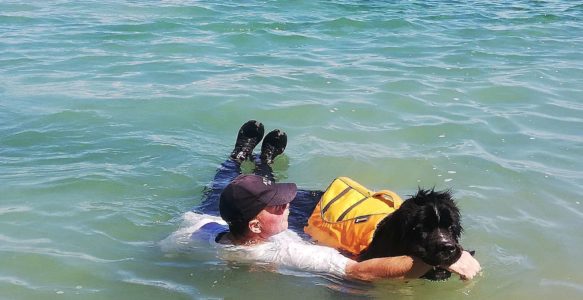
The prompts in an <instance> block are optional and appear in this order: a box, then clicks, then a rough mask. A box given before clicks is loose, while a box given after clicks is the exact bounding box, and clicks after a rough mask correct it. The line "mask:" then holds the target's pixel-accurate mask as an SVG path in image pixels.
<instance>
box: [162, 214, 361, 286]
mask: <svg viewBox="0 0 583 300" xmlns="http://www.w3.org/2000/svg"><path fill="white" fill-rule="evenodd" d="M213 223H214V224H213ZM203 226H204V227H203ZM227 230H228V227H227V224H226V223H225V221H223V220H222V219H221V218H219V217H216V216H210V215H204V214H198V213H194V212H187V213H186V214H184V223H183V225H182V226H181V228H179V229H178V230H177V231H176V232H174V233H173V234H172V235H171V236H169V237H168V238H166V239H165V240H164V241H162V247H163V248H166V249H170V248H176V246H180V245H181V246H186V247H188V244H189V243H191V242H196V240H198V241H199V242H200V241H201V240H204V241H208V243H209V244H210V245H213V246H215V247H217V249H219V255H220V256H221V258H223V259H226V260H234V261H243V262H258V263H266V264H271V265H273V266H275V267H277V269H278V270H279V271H286V269H288V270H299V271H307V272H314V273H326V274H331V275H336V276H344V275H345V269H346V265H347V264H348V262H349V261H350V259H348V258H347V257H345V256H343V255H342V254H340V252H338V251H337V250H336V249H333V248H330V247H324V246H319V245H314V244H311V243H309V242H307V241H304V240H302V238H301V237H300V236H299V235H298V234H297V233H295V232H293V231H291V230H289V229H288V230H286V231H284V232H282V233H279V234H277V235H275V236H272V237H270V238H269V239H268V240H267V241H265V242H263V243H261V244H257V245H250V246H234V245H222V244H218V243H216V242H215V238H216V236H217V235H218V234H219V233H221V232H225V231H227Z"/></svg>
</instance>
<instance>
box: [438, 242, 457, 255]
mask: <svg viewBox="0 0 583 300" xmlns="http://www.w3.org/2000/svg"><path fill="white" fill-rule="evenodd" d="M455 249H456V248H455V244H453V243H446V244H443V245H441V249H440V251H441V252H443V253H446V254H452V253H454V252H455Z"/></svg>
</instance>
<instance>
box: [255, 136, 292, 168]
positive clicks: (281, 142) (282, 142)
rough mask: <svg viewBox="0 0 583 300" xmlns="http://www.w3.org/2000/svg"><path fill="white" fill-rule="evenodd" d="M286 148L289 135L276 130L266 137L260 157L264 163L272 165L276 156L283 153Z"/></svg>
mask: <svg viewBox="0 0 583 300" xmlns="http://www.w3.org/2000/svg"><path fill="white" fill-rule="evenodd" d="M286 146H287V134H285V132H283V131H281V130H279V129H275V130H273V131H271V132H270V133H268V134H267V135H266V136H265V139H264V140H263V144H262V145H261V155H260V156H259V157H260V158H261V161H262V162H266V163H268V164H271V163H273V160H274V159H275V157H276V156H278V155H280V154H282V153H283V151H284V150H285V147H286Z"/></svg>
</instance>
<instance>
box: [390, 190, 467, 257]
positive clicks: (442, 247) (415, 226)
mask: <svg viewBox="0 0 583 300" xmlns="http://www.w3.org/2000/svg"><path fill="white" fill-rule="evenodd" d="M399 211H400V214H401V217H402V218H401V222H402V224H401V226H400V227H401V230H402V232H401V236H402V241H403V242H404V243H405V244H406V245H404V247H405V251H406V252H407V253H408V254H411V255H414V256H417V257H419V258H421V259H422V260H423V261H425V262H426V263H427V264H430V265H433V266H439V265H451V264H453V263H454V262H456V261H457V260H458V259H459V258H460V256H461V254H462V247H461V246H460V244H459V239H460V236H461V233H462V231H463V228H462V226H461V222H460V212H459V209H458V208H457V206H456V204H455V202H454V201H453V199H452V196H451V192H450V191H442V192H437V191H435V190H433V189H432V190H425V189H419V191H418V192H417V194H416V195H414V196H413V197H411V198H410V199H408V200H407V201H404V202H403V205H401V207H400V208H399Z"/></svg>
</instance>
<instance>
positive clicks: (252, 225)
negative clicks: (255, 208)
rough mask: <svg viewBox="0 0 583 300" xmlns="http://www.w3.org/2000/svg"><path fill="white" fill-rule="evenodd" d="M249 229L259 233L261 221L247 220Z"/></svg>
mask: <svg viewBox="0 0 583 300" xmlns="http://www.w3.org/2000/svg"><path fill="white" fill-rule="evenodd" d="M249 230H250V231H251V232H253V233H261V222H259V220H257V219H253V220H251V221H249Z"/></svg>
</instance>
